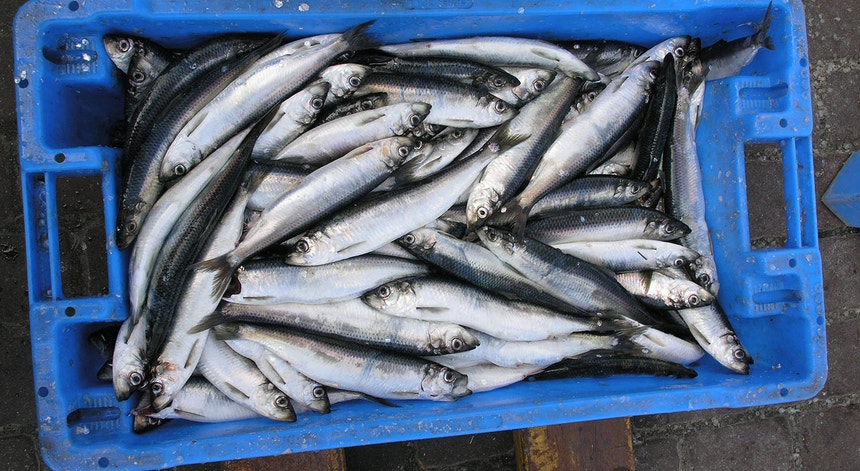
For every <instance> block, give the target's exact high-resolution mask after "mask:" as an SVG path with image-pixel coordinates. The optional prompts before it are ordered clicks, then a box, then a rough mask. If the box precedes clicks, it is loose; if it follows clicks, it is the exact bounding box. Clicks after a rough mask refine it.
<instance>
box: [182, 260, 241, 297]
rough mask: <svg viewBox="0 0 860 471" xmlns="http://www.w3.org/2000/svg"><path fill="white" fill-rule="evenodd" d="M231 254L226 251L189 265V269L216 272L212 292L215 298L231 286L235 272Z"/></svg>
mask: <svg viewBox="0 0 860 471" xmlns="http://www.w3.org/2000/svg"><path fill="white" fill-rule="evenodd" d="M229 256H230V254H229V253H226V254H224V255H220V256H218V257H215V258H210V259H209V260H204V261H202V262H198V263H194V264H192V265H189V266H188V269H189V270H202V271H211V272H215V277H214V281H213V283H212V292H211V295H212V297H213V298H220V297H221V296H222V295H223V294H224V292H225V291H227V287H228V286H230V277H231V275H232V274H233V268H234V267H233V266H232V265H231V264H230V259H229Z"/></svg>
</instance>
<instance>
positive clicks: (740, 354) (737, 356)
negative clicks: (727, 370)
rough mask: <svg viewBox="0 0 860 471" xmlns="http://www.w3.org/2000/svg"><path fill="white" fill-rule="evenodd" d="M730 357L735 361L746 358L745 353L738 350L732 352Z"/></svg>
mask: <svg viewBox="0 0 860 471" xmlns="http://www.w3.org/2000/svg"><path fill="white" fill-rule="evenodd" d="M732 356H733V357H735V359H736V360H743V359H745V358H746V357H747V355H746V353H745V352H744V351H743V350H741V349H739V348H738V349H736V350H734V351H733V352H732Z"/></svg>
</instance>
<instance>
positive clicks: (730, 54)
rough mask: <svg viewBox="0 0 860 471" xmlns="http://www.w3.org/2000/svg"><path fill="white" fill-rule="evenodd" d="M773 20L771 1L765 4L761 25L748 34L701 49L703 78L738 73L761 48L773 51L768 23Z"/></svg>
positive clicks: (722, 76) (715, 78) (723, 76)
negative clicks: (765, 8)
mask: <svg viewBox="0 0 860 471" xmlns="http://www.w3.org/2000/svg"><path fill="white" fill-rule="evenodd" d="M772 21H773V2H770V3H768V4H767V11H765V14H764V19H763V20H762V22H761V26H760V27H759V28H758V30H756V32H755V33H753V34H752V35H750V36H746V37H743V38H738V39H735V40H734V41H725V40H723V39H721V40H719V41H717V42H716V43H714V44H713V45H711V46H708V47H706V48H704V49H702V62H703V63H704V70H705V79H706V80H719V79H722V78H726V77H731V76H734V75H738V74H740V72H741V69H743V68H744V67H746V66H747V65H749V63H750V62H752V60H753V59H754V58H755V56H756V54H758V51H759V50H761V49H762V48H765V49H768V50H770V51H773V50H774V49H775V46H774V44H773V38H771V37H770V34H769V31H770V25H771V22H772Z"/></svg>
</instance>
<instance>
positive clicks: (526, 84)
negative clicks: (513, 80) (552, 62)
mask: <svg viewBox="0 0 860 471" xmlns="http://www.w3.org/2000/svg"><path fill="white" fill-rule="evenodd" d="M555 76H556V72H555V71H553V70H547V69H526V70H524V71H522V72H521V73H519V74H517V79H518V80H519V81H520V84H519V85H517V86H516V87H514V88H513V89H511V92H512V93H513V94H514V96H515V97H516V98H517V101H519V103H525V102H527V101H531V100H533V99H535V97H537V96H538V95H540V94H541V93H542V92H543V91H544V90H546V88H547V87H548V86H549V84H550V83H552V81H553V80H555Z"/></svg>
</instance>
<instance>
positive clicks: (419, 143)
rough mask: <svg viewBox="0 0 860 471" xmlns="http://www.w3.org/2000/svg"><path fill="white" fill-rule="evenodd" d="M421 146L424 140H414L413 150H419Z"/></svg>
mask: <svg viewBox="0 0 860 471" xmlns="http://www.w3.org/2000/svg"><path fill="white" fill-rule="evenodd" d="M423 147H424V141H422V140H420V139H419V140H417V141H415V147H414V149H415V150H419V149H421V148H423Z"/></svg>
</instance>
